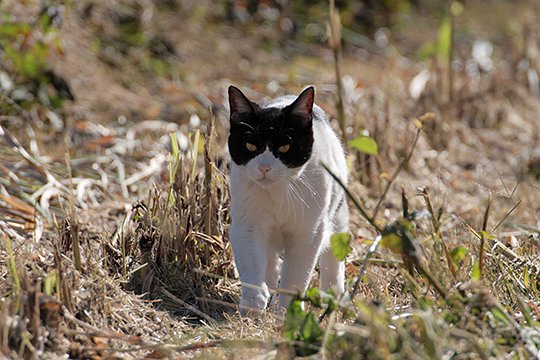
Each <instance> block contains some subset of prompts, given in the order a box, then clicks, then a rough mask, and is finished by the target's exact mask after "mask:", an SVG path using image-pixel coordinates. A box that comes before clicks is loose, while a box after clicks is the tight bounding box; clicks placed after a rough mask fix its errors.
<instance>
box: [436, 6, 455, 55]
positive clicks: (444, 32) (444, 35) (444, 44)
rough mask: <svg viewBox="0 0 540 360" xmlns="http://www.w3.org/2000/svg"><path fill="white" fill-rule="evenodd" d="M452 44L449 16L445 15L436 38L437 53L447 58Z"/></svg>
mask: <svg viewBox="0 0 540 360" xmlns="http://www.w3.org/2000/svg"><path fill="white" fill-rule="evenodd" d="M451 46H452V22H451V21H450V16H448V15H446V16H445V17H444V19H443V20H442V22H441V25H440V26H439V36H438V39H437V54H438V55H439V56H440V57H441V58H443V59H448V57H449V56H450V48H451Z"/></svg>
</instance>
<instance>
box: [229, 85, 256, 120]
mask: <svg viewBox="0 0 540 360" xmlns="http://www.w3.org/2000/svg"><path fill="white" fill-rule="evenodd" d="M229 107H230V109H231V119H233V118H235V117H236V116H235V115H250V114H253V112H254V111H255V104H254V103H252V102H251V101H250V100H249V99H248V98H247V97H246V95H244V93H243V92H241V91H240V89H238V88H237V87H236V86H232V85H231V86H229Z"/></svg>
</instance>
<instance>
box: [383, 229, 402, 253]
mask: <svg viewBox="0 0 540 360" xmlns="http://www.w3.org/2000/svg"><path fill="white" fill-rule="evenodd" d="M381 245H382V246H383V247H385V248H387V249H390V250H392V251H396V252H401V251H402V250H403V240H402V239H401V236H399V235H398V234H397V233H395V232H390V233H388V234H384V235H383V237H382V239H381Z"/></svg>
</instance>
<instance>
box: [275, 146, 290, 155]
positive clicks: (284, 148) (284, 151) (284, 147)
mask: <svg viewBox="0 0 540 360" xmlns="http://www.w3.org/2000/svg"><path fill="white" fill-rule="evenodd" d="M290 148H291V145H290V144H285V145H281V146H280V147H278V149H277V151H279V152H280V153H282V154H284V153H286V152H287V151H289V149H290Z"/></svg>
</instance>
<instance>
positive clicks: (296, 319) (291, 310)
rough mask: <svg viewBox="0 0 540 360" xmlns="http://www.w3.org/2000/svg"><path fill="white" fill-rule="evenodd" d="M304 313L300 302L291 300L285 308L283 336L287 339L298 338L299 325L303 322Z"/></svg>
mask: <svg viewBox="0 0 540 360" xmlns="http://www.w3.org/2000/svg"><path fill="white" fill-rule="evenodd" d="M304 318H305V314H304V311H303V310H302V302H301V301H300V300H293V301H291V304H290V305H289V307H288V308H287V313H286V314H285V322H284V323H283V337H285V339H288V340H292V341H295V340H298V335H299V331H300V327H301V326H302V323H303V322H304Z"/></svg>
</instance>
